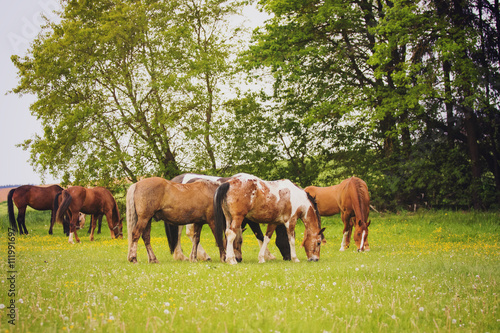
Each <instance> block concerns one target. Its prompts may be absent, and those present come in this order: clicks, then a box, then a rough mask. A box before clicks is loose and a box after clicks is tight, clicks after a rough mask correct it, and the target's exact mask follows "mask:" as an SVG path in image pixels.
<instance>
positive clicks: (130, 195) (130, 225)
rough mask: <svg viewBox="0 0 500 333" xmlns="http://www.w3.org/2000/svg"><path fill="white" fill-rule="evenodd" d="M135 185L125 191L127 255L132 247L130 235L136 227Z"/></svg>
mask: <svg viewBox="0 0 500 333" xmlns="http://www.w3.org/2000/svg"><path fill="white" fill-rule="evenodd" d="M135 187H136V184H132V186H130V188H129V189H128V191H127V233H128V253H130V246H131V245H132V234H133V232H134V229H135V226H136V225H137V219H138V218H137V212H136V210H135V199H134V193H135Z"/></svg>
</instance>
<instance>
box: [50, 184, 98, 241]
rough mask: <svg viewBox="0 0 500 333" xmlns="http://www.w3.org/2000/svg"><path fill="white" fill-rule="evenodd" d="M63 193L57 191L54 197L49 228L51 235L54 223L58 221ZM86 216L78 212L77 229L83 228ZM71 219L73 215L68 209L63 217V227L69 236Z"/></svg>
mask: <svg viewBox="0 0 500 333" xmlns="http://www.w3.org/2000/svg"><path fill="white" fill-rule="evenodd" d="M61 193H62V191H61V192H60V193H57V194H56V196H55V197H54V202H53V208H52V218H51V219H50V228H49V235H52V229H53V228H54V224H55V222H56V220H57V219H56V215H57V209H58V208H59V205H60V204H61V202H62V197H61ZM85 217H86V215H85V214H83V213H81V212H79V213H78V221H77V223H76V229H77V230H78V229H83V227H84V226H85ZM70 220H71V216H70V215H69V211H66V214H64V217H63V222H62V224H63V228H64V233H65V234H66V236H69V221H70ZM90 227H92V223H91V224H90Z"/></svg>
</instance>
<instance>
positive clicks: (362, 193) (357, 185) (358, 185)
mask: <svg viewBox="0 0 500 333" xmlns="http://www.w3.org/2000/svg"><path fill="white" fill-rule="evenodd" d="M352 183H353V184H354V190H355V191H356V194H355V195H356V199H357V201H358V204H357V205H356V206H357V207H358V208H359V209H360V216H357V215H358V214H356V217H357V220H358V221H359V220H361V221H362V222H363V223H366V222H367V221H363V219H364V216H365V215H366V213H367V212H365V206H364V205H363V204H362V203H363V202H364V197H366V196H368V190H367V188H366V186H363V182H362V181H361V179H359V178H356V177H353V178H352ZM355 209H356V208H355ZM358 221H356V222H358Z"/></svg>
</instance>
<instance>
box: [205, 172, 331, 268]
mask: <svg viewBox="0 0 500 333" xmlns="http://www.w3.org/2000/svg"><path fill="white" fill-rule="evenodd" d="M214 210H215V223H216V231H217V232H216V237H215V238H216V241H217V242H222V238H223V235H224V231H225V235H226V239H227V247H226V262H227V263H229V264H236V263H237V261H236V259H235V255H234V249H233V242H234V239H235V237H236V234H237V232H238V230H239V229H240V228H241V223H242V222H243V219H244V218H247V219H249V220H251V221H253V222H256V223H264V224H267V230H266V234H265V236H264V242H263V244H262V246H261V248H260V252H259V263H263V262H264V261H265V256H264V254H265V250H266V248H267V245H268V244H269V241H270V239H271V236H272V235H273V232H274V230H275V229H276V227H277V226H278V225H285V227H286V230H287V235H288V241H289V243H290V255H291V260H292V261H294V262H298V261H299V259H298V258H297V254H296V252H295V225H296V223H297V219H298V218H300V219H301V220H302V222H304V225H305V227H306V230H305V233H304V241H303V243H302V245H303V246H304V248H305V251H306V255H307V258H308V260H309V261H318V260H319V254H320V247H321V243H322V242H323V241H324V235H323V231H324V230H325V228H323V229H321V218H320V216H319V214H318V211H317V208H316V202H315V201H314V198H313V197H311V196H310V195H308V194H307V193H306V192H305V191H304V190H302V189H301V188H299V187H297V186H296V185H294V184H293V183H292V182H291V181H289V180H277V181H272V182H268V181H264V180H262V179H259V178H257V177H255V176H252V175H248V174H238V175H236V176H234V177H232V178H231V179H230V180H228V181H227V182H226V183H224V184H222V185H221V186H219V188H218V189H217V192H216V193H215V198H214Z"/></svg>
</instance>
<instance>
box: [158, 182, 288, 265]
mask: <svg viewBox="0 0 500 333" xmlns="http://www.w3.org/2000/svg"><path fill="white" fill-rule="evenodd" d="M199 179H207V180H210V181H213V182H217V183H218V184H219V185H220V184H222V183H225V182H226V181H228V180H229V179H231V177H216V176H207V175H200V174H195V173H183V174H181V175H178V176H176V177H174V178H172V180H171V181H172V182H176V183H181V184H188V183H192V182H194V181H197V180H199ZM214 194H215V192H214ZM246 225H248V226H249V227H250V229H252V231H253V233H254V235H255V237H256V238H257V240H258V242H259V245H260V246H262V243H263V241H264V234H263V233H262V230H261V229H260V225H259V224H258V223H255V222H252V221H250V220H248V219H244V220H243V223H242V225H241V228H242V230H245V229H244V228H245V226H246ZM165 228H171V225H167V223H166V222H165ZM178 228H179V230H178V238H177V244H176V246H175V249H174V252H173V255H174V259H175V260H187V258H186V256H185V255H184V253H183V252H182V247H181V241H180V240H181V235H182V229H183V228H184V226H179V227H178ZM174 232H175V229H172V230H170V231H169V232H167V237H168V239H169V244H170V243H171V242H172V241H171V239H170V237H169V236H168V235H169V234H170V235H171V234H173V233H174ZM276 234H277V237H276V246H277V247H278V249H279V250H280V252H281V255H282V256H283V260H290V259H291V258H290V245H289V244H288V236H287V235H286V228H285V227H284V226H278V227H277V228H276ZM186 235H187V236H188V237H189V238H190V239H191V242H193V235H194V226H193V225H192V224H188V225H186ZM241 244H242V238H241V237H237V238H236V240H235V242H234V251H235V255H236V260H237V261H238V262H240V261H241V260H242V256H241ZM265 256H266V260H274V259H276V257H275V256H274V255H272V254H271V253H270V252H269V250H266V254H265ZM198 258H201V259H203V260H211V258H210V256H209V255H208V254H207V253H206V252H205V250H204V249H203V247H202V246H201V243H200V244H198Z"/></svg>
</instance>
